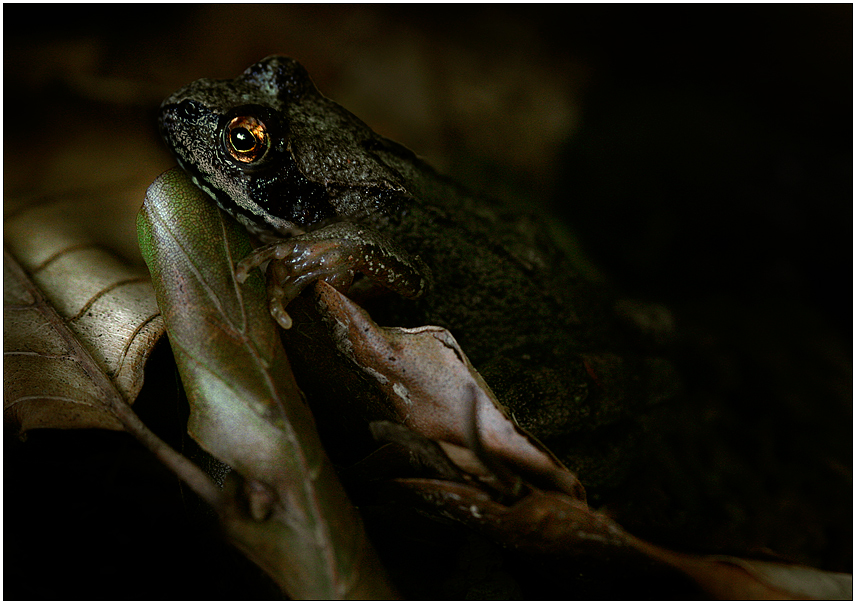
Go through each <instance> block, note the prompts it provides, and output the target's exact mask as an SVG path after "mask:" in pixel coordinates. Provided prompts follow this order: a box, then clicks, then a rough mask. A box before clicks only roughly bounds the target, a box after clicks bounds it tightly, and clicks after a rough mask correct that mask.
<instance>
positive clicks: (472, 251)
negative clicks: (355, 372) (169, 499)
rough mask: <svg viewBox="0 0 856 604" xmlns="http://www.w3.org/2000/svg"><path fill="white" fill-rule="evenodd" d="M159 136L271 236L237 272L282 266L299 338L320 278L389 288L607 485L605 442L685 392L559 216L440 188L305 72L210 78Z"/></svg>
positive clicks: (527, 421)
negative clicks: (582, 261)
mask: <svg viewBox="0 0 856 604" xmlns="http://www.w3.org/2000/svg"><path fill="white" fill-rule="evenodd" d="M159 123H160V130H161V133H162V136H163V138H164V140H165V141H166V144H167V146H168V147H169V149H170V150H171V152H172V154H173V156H174V157H175V159H176V161H177V162H178V164H179V166H180V167H181V168H183V169H184V170H185V171H186V172H187V173H188V174H189V175H190V177H191V180H192V181H193V182H194V184H196V185H197V186H198V187H199V188H200V189H201V190H202V191H204V192H205V193H206V194H207V195H208V196H209V197H210V198H211V199H212V200H213V201H214V202H215V203H216V204H217V205H218V206H219V207H220V208H221V209H222V210H224V211H225V212H227V213H228V214H230V215H231V216H233V217H234V218H235V219H236V220H237V221H238V222H240V223H241V224H242V225H244V227H246V229H247V230H248V231H249V232H250V233H251V234H252V235H253V236H254V237H255V238H256V239H257V243H258V247H257V248H256V249H255V250H254V252H253V253H252V254H251V255H250V256H249V257H247V258H245V259H242V260H241V261H240V262H239V263H238V265H237V267H236V275H237V276H238V278H239V280H242V279H245V278H246V277H247V275H248V274H249V273H250V272H251V271H252V270H255V269H256V268H259V267H263V266H265V265H266V264H267V273H268V278H269V281H268V283H269V296H270V309H271V314H272V315H273V317H274V318H275V319H276V321H277V322H278V323H279V324H280V325H281V326H282V327H283V328H286V329H288V328H291V327H292V325H293V321H292V318H291V316H290V314H289V310H287V309H289V308H290V306H289V305H290V304H292V302H294V301H295V300H297V299H298V297H300V294H301V292H302V291H303V290H304V289H305V288H306V287H307V286H308V285H309V284H311V283H313V282H314V281H318V280H323V281H325V282H327V283H329V284H330V285H332V286H334V287H335V288H337V289H338V290H340V291H342V292H343V293H346V294H348V295H349V296H351V295H356V294H355V292H359V291H363V292H372V291H374V292H375V295H374V296H369V295H368V294H366V296H365V299H366V300H367V303H366V304H367V306H366V308H368V309H369V310H370V311H371V313H372V316H380V317H382V318H383V320H384V322H385V323H386V324H390V325H398V326H403V327H416V326H419V325H425V324H432V325H440V326H442V327H445V328H447V329H448V330H449V331H450V332H451V333H452V334H453V336H454V337H455V339H456V340H457V341H458V343H459V344H460V346H461V348H462V349H463V350H464V351H465V352H466V354H467V355H468V357H469V359H470V361H471V362H472V364H473V366H474V367H475V368H476V369H477V370H478V371H479V372H480V373H481V374H482V376H483V377H484V378H485V380H486V381H487V382H488V384H490V385H491V387H492V388H493V390H494V392H495V394H496V395H497V398H498V399H499V400H500V402H501V403H502V404H503V406H504V407H505V408H506V409H507V410H508V412H509V413H510V415H511V416H512V417H513V418H515V420H516V421H517V422H518V424H520V425H521V427H523V428H524V429H526V430H528V431H529V432H530V433H531V434H533V435H534V436H535V437H536V438H538V439H540V440H541V441H542V442H543V443H544V444H545V445H546V446H547V447H549V448H550V449H551V450H553V452H554V453H555V454H556V455H557V456H558V457H559V459H561V460H562V461H563V462H564V463H565V464H566V465H568V466H569V467H570V468H571V469H572V470H574V471H575V472H577V473H582V474H583V477H588V478H589V479H590V480H592V481H594V482H597V481H598V480H601V481H605V482H604V484H606V483H608V482H609V480H611V479H612V478H611V477H612V476H613V475H614V474H615V469H616V468H617V467H618V464H616V463H614V459H611V458H609V459H608V454H606V455H600V457H599V458H598V454H597V453H593V452H592V451H593V450H597V449H598V448H600V449H601V450H606V451H613V450H615V447H614V446H612V445H606V446H603V445H602V444H601V445H600V446H599V447H594V448H592V447H590V446H589V445H590V444H591V443H592V442H593V440H592V439H594V440H595V441H597V439H598V438H600V437H602V435H603V434H604V433H609V434H610V436H609V438H613V437H614V436H615V431H616V427H620V428H618V431H619V432H620V434H621V435H622V436H621V438H623V439H624V440H627V438H628V436H627V435H628V434H630V433H633V430H632V429H631V430H628V428H627V426H628V425H630V424H632V418H633V416H634V414H637V413H638V412H639V411H640V410H644V409H645V408H646V407H648V406H651V405H656V404H658V403H660V402H662V401H664V400H668V399H669V398H670V397H671V396H673V394H674V393H673V389H672V384H673V383H674V380H673V379H672V377H673V376H672V373H671V370H670V366H669V364H668V362H666V361H663V360H662V359H660V358H658V357H651V356H649V355H646V354H644V353H641V354H640V353H639V352H638V351H637V350H635V349H634V347H633V342H632V339H631V338H628V336H627V335H626V333H625V330H623V329H622V327H621V324H620V322H618V321H616V319H615V316H614V313H613V312H612V302H611V301H610V298H609V295H608V293H606V292H604V291H602V288H599V287H598V286H596V284H593V283H591V282H590V281H589V280H587V279H586V278H584V277H583V276H582V275H581V274H580V273H579V272H578V271H576V270H575V269H574V267H573V265H572V263H571V262H570V261H569V260H568V258H567V255H566V253H565V251H564V250H563V249H562V248H561V247H560V246H559V245H557V243H556V242H555V241H554V239H553V237H552V235H551V230H550V228H549V223H548V222H547V221H546V220H545V219H544V217H542V216H540V215H538V214H537V213H534V212H521V211H519V210H512V209H509V208H508V206H506V205H505V204H503V203H502V202H501V201H499V200H495V199H491V198H484V197H482V196H480V195H478V194H476V193H473V192H471V191H469V190H468V189H467V188H466V187H464V186H462V185H460V184H458V183H456V182H454V181H453V180H451V179H449V178H447V177H445V176H443V175H441V174H439V173H438V172H437V171H436V170H434V169H433V168H432V167H431V166H430V165H429V164H428V163H427V162H426V161H424V160H423V159H421V158H420V157H418V156H417V155H416V154H415V153H413V152H412V151H411V150H409V149H408V148H406V147H404V146H403V145H401V144H399V143H396V142H394V141H392V140H389V139H387V138H385V137H383V136H381V135H379V134H377V133H376V132H375V131H374V130H372V129H371V128H370V127H369V126H368V125H367V124H366V123H364V122H363V121H362V120H360V119H359V118H358V117H356V116H355V115H353V114H352V113H351V112H349V111H348V110H347V109H345V108H344V107H342V106H341V105H339V104H338V103H336V102H335V101H333V100H331V99H328V98H327V97H325V96H323V95H322V94H321V92H320V91H319V90H318V89H317V87H316V86H315V84H314V83H313V81H312V80H311V78H310V77H309V74H308V72H307V70H306V69H305V68H304V67H303V66H302V65H301V64H300V63H299V62H297V61H296V60H294V59H290V58H287V57H282V56H278V55H274V56H270V57H267V58H265V59H263V60H261V61H259V62H258V63H256V64H254V65H252V66H250V67H249V68H248V69H246V70H245V71H244V72H243V73H242V74H241V75H239V76H238V77H237V78H235V79H231V80H213V79H200V80H197V81H195V82H193V83H191V84H189V85H187V86H185V87H183V88H181V89H180V90H178V91H177V92H175V93H174V94H172V95H170V96H169V97H168V98H167V99H166V100H165V101H164V102H163V103H162V105H161V108H160V120H159ZM378 291H380V292H387V295H376V294H377V292H378ZM301 348H305V346H304V347H300V346H298V347H296V349H297V350H296V353H297V354H300V349H301ZM289 353H290V354H291V350H289ZM303 366H304V367H306V368H307V371H310V372H311V371H312V369H313V366H314V364H313V363H312V362H305V363H303ZM314 381H315V382H316V383H318V382H321V383H322V384H325V383H329V382H331V380H329V379H326V376H324V375H317V376H315V380H314ZM301 387H302V388H303V387H304V386H303V385H301ZM598 435H600V436H598ZM596 458H597V459H596ZM586 475H587V476H586Z"/></svg>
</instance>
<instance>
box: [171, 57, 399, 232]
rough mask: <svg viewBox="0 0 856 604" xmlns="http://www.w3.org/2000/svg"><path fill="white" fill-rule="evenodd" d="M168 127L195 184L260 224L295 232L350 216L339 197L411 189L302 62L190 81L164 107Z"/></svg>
mask: <svg viewBox="0 0 856 604" xmlns="http://www.w3.org/2000/svg"><path fill="white" fill-rule="evenodd" d="M160 129H161V133H162V135H163V137H164V140H166V143H167V145H168V146H169V148H170V150H171V151H172V152H173V155H175V158H176V159H177V161H178V163H179V164H180V165H181V167H182V168H183V169H184V170H186V171H187V172H188V173H189V174H190V176H191V178H192V179H193V182H194V183H196V185H197V186H199V188H201V189H202V190H203V191H205V192H206V193H207V194H208V195H210V196H211V197H212V198H213V199H214V200H215V201H216V202H217V203H218V205H219V206H220V207H221V208H223V209H225V210H226V211H228V212H229V213H230V214H232V215H234V216H236V217H237V218H238V219H239V220H241V222H243V223H244V224H245V225H246V226H248V227H249V228H251V229H253V230H266V231H270V230H273V231H279V232H282V233H288V232H293V230H294V226H295V225H300V226H304V225H311V224H314V223H318V222H320V221H324V220H327V219H330V218H332V217H334V216H337V215H342V214H348V213H349V212H350V210H348V209H347V208H346V209H345V210H344V211H343V209H342V207H343V205H342V203H338V204H337V200H338V199H342V198H345V197H348V195H350V197H348V199H354V198H355V195H356V194H355V193H354V191H368V190H375V191H376V190H378V189H380V190H385V191H398V190H402V187H401V185H400V183H398V182H396V180H397V178H396V176H397V175H396V174H394V173H391V172H390V170H389V169H388V168H387V167H386V166H385V165H383V163H382V162H381V161H379V159H378V157H377V155H376V153H375V152H374V149H376V148H377V144H376V141H377V140H378V139H380V137H378V136H377V135H376V134H375V133H374V132H373V131H372V130H371V129H370V128H368V126H366V125H365V124H364V123H363V122H362V121H360V120H359V119H358V118H356V117H355V116H354V115H352V114H351V113H349V112H348V111H346V110H345V109H343V108H342V107H341V106H339V105H338V104H336V103H334V102H333V101H331V100H329V99H327V98H325V97H324V96H322V95H321V93H319V92H318V89H317V88H316V87H315V85H314V84H313V83H312V80H311V79H310V78H309V75H308V74H307V72H306V70H305V69H304V68H303V66H302V65H300V64H299V63H298V62H297V61H294V60H293V59H288V58H285V57H279V56H271V57H268V58H266V59H264V60H262V61H260V62H258V63H256V64H255V65H253V66H251V67H250V68H249V69H247V70H246V71H245V72H244V73H243V74H241V75H240V76H239V77H237V78H235V79H234V80H208V79H202V80H197V81H196V82H193V83H192V84H189V85H188V86H185V87H184V88H182V89H181V90H179V91H178V92H176V93H175V94H173V95H171V96H170V97H169V98H167V99H166V100H165V101H164V102H163V104H162V105H161V110H160ZM360 203H361V201H360V200H358V201H357V202H353V203H352V206H354V207H355V206H356V205H359V204H360Z"/></svg>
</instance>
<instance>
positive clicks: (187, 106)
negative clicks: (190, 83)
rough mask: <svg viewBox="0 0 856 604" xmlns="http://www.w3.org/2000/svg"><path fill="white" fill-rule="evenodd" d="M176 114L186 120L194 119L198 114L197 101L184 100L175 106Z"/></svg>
mask: <svg viewBox="0 0 856 604" xmlns="http://www.w3.org/2000/svg"><path fill="white" fill-rule="evenodd" d="M176 114H177V115H178V117H180V118H183V119H186V120H195V119H196V118H197V117H199V114H200V107H199V103H197V102H195V101H191V100H190V99H187V100H184V101H182V102H181V103H179V105H178V107H177V108H176Z"/></svg>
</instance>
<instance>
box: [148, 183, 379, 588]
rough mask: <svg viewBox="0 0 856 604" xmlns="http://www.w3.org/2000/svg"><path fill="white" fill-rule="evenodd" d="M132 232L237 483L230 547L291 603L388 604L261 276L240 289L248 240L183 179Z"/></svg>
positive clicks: (161, 190) (210, 430) (188, 377)
mask: <svg viewBox="0 0 856 604" xmlns="http://www.w3.org/2000/svg"><path fill="white" fill-rule="evenodd" d="M137 227H138V233H139V240H140V247H141V249H142V252H143V257H144V258H145V260H146V263H147V264H148V266H149V270H150V271H151V274H152V279H153V282H154V286H155V293H156V295H157V299H158V304H159V306H160V308H161V311H162V314H163V317H164V320H165V322H166V326H167V332H168V334H169V339H170V342H171V344H172V347H173V351H174V353H175V357H176V361H177V363H178V367H179V372H180V374H181V378H182V382H183V384H184V387H185V389H186V391H187V395H188V399H189V400H190V403H191V418H190V425H189V429H190V431H191V434H192V435H193V436H194V438H195V439H196V440H197V441H198V442H199V444H200V445H201V446H202V447H203V448H204V449H206V450H207V451H208V452H209V453H211V454H212V455H214V456H215V457H217V458H219V459H221V460H222V461H224V462H226V463H228V464H229V465H230V466H232V467H233V468H234V469H235V471H236V472H237V473H238V474H239V475H240V477H241V478H240V481H241V482H240V483H239V484H232V485H227V493H226V495H227V497H226V502H227V503H226V505H225V506H224V507H223V509H220V510H219V512H220V514H221V518H222V520H223V523H224V526H225V528H226V532H227V534H228V536H229V537H230V539H232V540H233V542H234V543H235V544H236V545H237V546H238V547H240V548H241V549H242V550H243V551H244V552H245V553H246V554H247V555H248V557H250V558H251V559H252V560H254V561H255V562H256V563H257V564H259V566H261V567H262V568H264V569H265V570H266V571H267V572H268V573H269V574H270V575H271V576H272V577H273V578H274V579H275V580H276V581H277V582H278V583H279V584H280V586H281V587H282V588H283V589H284V590H285V592H286V593H287V594H288V595H289V596H290V597H292V598H301V599H302V598H323V599H329V598H342V597H366V598H384V597H390V596H391V595H392V591H391V589H390V588H389V586H388V585H387V584H386V582H385V578H384V575H383V571H382V570H381V568H380V565H379V562H378V561H377V559H376V556H375V554H374V551H373V550H372V548H371V546H370V544H369V543H368V541H367V538H366V536H365V534H364V532H363V529H362V525H361V520H360V518H359V516H358V515H357V513H356V512H355V510H354V508H353V506H352V505H351V504H350V502H349V501H348V498H347V496H346V494H345V492H344V489H343V488H342V486H341V484H340V483H339V481H338V478H337V477H336V475H335V473H334V470H333V467H332V464H331V463H330V461H329V460H328V458H327V456H326V455H325V453H324V451H323V448H322V446H321V442H320V440H319V438H318V435H317V432H316V430H315V423H314V419H313V417H312V415H311V413H310V411H309V409H308V407H307V406H306V404H305V403H304V401H303V399H302V397H301V394H300V391H299V390H298V388H297V385H296V384H295V382H294V376H293V375H292V372H291V368H290V366H289V363H288V359H287V358H286V355H285V352H284V350H283V348H282V345H281V343H280V340H279V333H278V329H277V327H276V325H275V323H274V321H273V319H272V318H271V316H270V314H269V312H268V309H267V304H266V294H265V286H264V283H263V281H262V279H261V275H260V274H258V272H257V273H256V274H254V275H251V276H250V278H249V279H248V280H247V281H246V283H245V284H244V285H240V284H238V283H237V281H236V280H235V276H234V271H233V267H234V265H235V263H236V261H237V260H239V259H241V258H242V257H243V256H245V255H246V254H248V253H249V252H250V249H251V247H250V243H249V240H248V238H247V235H246V232H245V231H244V229H243V228H242V227H240V225H238V224H237V223H236V222H235V221H233V220H232V219H231V218H229V217H228V216H226V215H225V214H223V213H222V212H220V210H218V209H217V207H216V206H215V205H214V204H213V203H212V202H211V201H210V200H209V199H208V198H207V197H206V196H205V195H204V194H203V193H202V192H201V191H199V189H197V188H196V187H194V186H193V185H192V183H191V182H190V180H189V178H188V177H187V176H186V175H185V173H184V172H183V171H181V170H178V169H173V170H170V171H168V172H166V173H164V174H163V175H161V176H160V177H159V178H158V179H157V180H155V182H154V183H153V184H152V186H151V187H150V188H149V191H148V193H147V195H146V201H145V203H144V205H143V208H142V209H141V211H140V214H139V216H138V220H137Z"/></svg>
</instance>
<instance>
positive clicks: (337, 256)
mask: <svg viewBox="0 0 856 604" xmlns="http://www.w3.org/2000/svg"><path fill="white" fill-rule="evenodd" d="M268 261H270V265H269V266H268V295H269V297H270V309H271V314H272V315H273V317H274V318H275V319H276V321H277V323H279V324H280V325H281V326H282V327H283V328H285V329H288V328H289V327H291V318H290V317H289V316H288V313H286V311H285V307H286V306H288V304H289V303H290V302H291V301H292V300H293V299H294V298H296V297H297V296H298V295H299V294H300V292H301V291H302V290H303V289H304V288H305V287H306V286H307V285H309V284H310V283H312V282H314V281H317V280H319V279H322V280H323V281H325V282H327V283H329V284H330V285H332V286H333V287H335V288H336V289H338V290H339V291H342V292H347V290H348V288H349V287H350V286H351V283H352V281H353V279H354V275H355V273H356V272H357V271H359V272H362V273H363V274H365V275H366V276H367V277H369V278H370V279H371V280H372V281H374V282H376V283H378V284H380V285H383V286H385V287H387V288H389V289H391V290H393V291H395V292H397V293H399V294H401V295H402V296H404V297H406V298H411V299H413V298H418V297H420V296H422V295H423V294H424V293H425V291H426V290H427V289H428V284H429V280H430V271H429V270H428V268H427V267H426V266H425V264H424V263H423V262H422V261H421V260H420V259H419V258H418V257H414V256H410V255H409V254H407V253H406V252H404V251H403V250H400V249H399V248H398V247H397V246H395V245H394V244H392V243H391V242H390V241H388V240H387V239H386V238H385V237H383V236H382V235H381V234H380V233H378V232H377V231H374V230H373V229H370V228H367V227H362V226H359V225H355V224H351V223H337V224H333V225H330V226H327V227H324V228H322V229H318V230H317V231H312V232H310V233H306V234H303V235H298V236H296V237H292V238H290V239H284V240H282V241H277V242H274V243H271V244H268V245H265V246H262V247H260V248H258V249H257V250H255V251H254V252H253V253H252V254H250V255H249V256H247V257H246V258H244V259H243V260H241V261H240V262H239V263H238V266H237V267H236V271H235V275H236V278H237V280H238V282H240V283H243V282H244V280H246V278H247V276H248V274H249V272H250V271H251V270H253V269H254V268H256V267H258V266H261V265H262V264H264V263H265V262H268Z"/></svg>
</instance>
